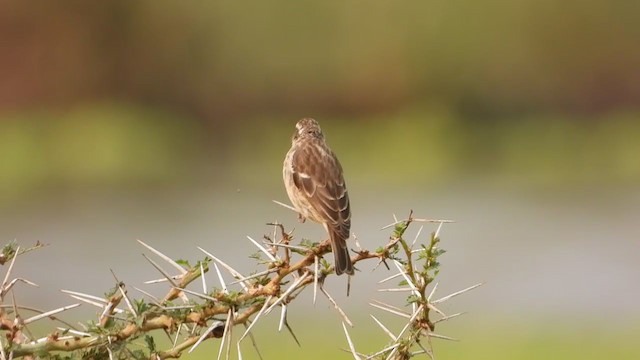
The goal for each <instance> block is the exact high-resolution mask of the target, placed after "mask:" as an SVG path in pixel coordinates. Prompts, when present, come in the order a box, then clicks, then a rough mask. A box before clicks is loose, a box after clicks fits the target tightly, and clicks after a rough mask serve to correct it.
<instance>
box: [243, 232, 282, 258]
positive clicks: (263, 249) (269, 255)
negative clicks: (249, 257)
mask: <svg viewBox="0 0 640 360" xmlns="http://www.w3.org/2000/svg"><path fill="white" fill-rule="evenodd" d="M247 239H249V240H251V242H252V243H253V245H255V246H256V247H257V248H258V250H260V251H262V252H263V253H264V254H265V255H267V257H268V258H269V260H271V261H272V262H276V261H278V260H277V259H276V257H275V256H273V254H271V253H270V252H269V250H267V249H266V248H265V247H264V246H262V245H260V243H259V242H257V241H255V240H253V239H252V238H251V236H247Z"/></svg>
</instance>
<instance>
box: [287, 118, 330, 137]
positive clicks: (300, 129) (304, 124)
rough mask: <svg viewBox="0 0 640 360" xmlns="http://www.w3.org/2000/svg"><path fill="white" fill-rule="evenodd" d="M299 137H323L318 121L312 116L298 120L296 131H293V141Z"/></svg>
mask: <svg viewBox="0 0 640 360" xmlns="http://www.w3.org/2000/svg"><path fill="white" fill-rule="evenodd" d="M299 139H324V135H322V129H320V125H319V124H318V122H317V121H315V120H314V119H312V118H304V119H301V120H299V121H298V123H297V124H296V132H294V133H293V141H296V140H299Z"/></svg>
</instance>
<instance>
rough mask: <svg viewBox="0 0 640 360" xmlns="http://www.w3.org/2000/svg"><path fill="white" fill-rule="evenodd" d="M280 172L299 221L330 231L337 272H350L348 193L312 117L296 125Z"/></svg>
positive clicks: (337, 162)
mask: <svg viewBox="0 0 640 360" xmlns="http://www.w3.org/2000/svg"><path fill="white" fill-rule="evenodd" d="M282 175H283V177H284V186H285V188H286V189H287V194H288V195H289V199H290V200H291V202H292V203H293V206H294V207H295V208H296V210H297V211H298V213H299V217H300V220H301V221H303V222H304V221H305V220H306V219H311V220H313V221H315V222H318V223H320V224H322V225H324V228H325V229H326V230H327V232H328V233H329V239H330V240H331V249H332V251H333V256H334V258H335V269H336V274H337V275H340V274H342V273H347V274H349V275H353V264H352V263H351V257H350V256H349V249H348V248H347V239H348V238H349V229H350V228H351V210H350V209H349V194H348V193H347V186H346V184H345V182H344V177H343V174H342V166H341V165H340V162H339V161H338V158H336V155H335V154H334V153H333V151H331V149H330V148H329V146H327V143H326V142H325V140H324V135H323V134H322V130H321V129H320V125H318V122H317V121H315V120H314V119H310V118H305V119H302V120H300V121H298V123H297V124H296V132H295V133H294V134H293V138H292V139H291V149H289V152H288V153H287V156H286V157H285V159H284V167H283V169H282Z"/></svg>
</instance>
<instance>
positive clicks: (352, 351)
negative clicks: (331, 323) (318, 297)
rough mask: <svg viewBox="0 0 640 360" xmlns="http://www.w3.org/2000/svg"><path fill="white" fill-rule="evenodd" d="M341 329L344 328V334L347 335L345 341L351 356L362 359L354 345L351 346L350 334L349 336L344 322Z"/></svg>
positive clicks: (358, 359)
mask: <svg viewBox="0 0 640 360" xmlns="http://www.w3.org/2000/svg"><path fill="white" fill-rule="evenodd" d="M342 329H343V330H344V334H345V335H346V337H347V343H349V349H350V350H351V355H353V358H354V359H355V360H362V359H360V356H358V353H357V352H356V348H355V346H353V341H351V336H349V330H347V325H345V324H344V322H343V323H342Z"/></svg>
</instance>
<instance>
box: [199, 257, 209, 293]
mask: <svg viewBox="0 0 640 360" xmlns="http://www.w3.org/2000/svg"><path fill="white" fill-rule="evenodd" d="M200 277H201V278H202V292H203V293H206V292H207V279H205V278H204V266H203V265H202V261H201V262H200Z"/></svg>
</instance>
